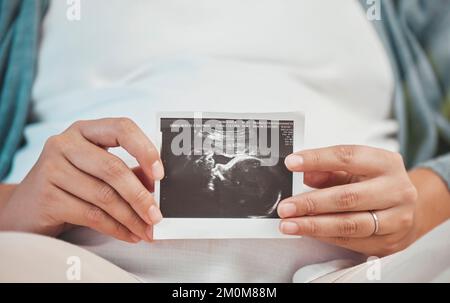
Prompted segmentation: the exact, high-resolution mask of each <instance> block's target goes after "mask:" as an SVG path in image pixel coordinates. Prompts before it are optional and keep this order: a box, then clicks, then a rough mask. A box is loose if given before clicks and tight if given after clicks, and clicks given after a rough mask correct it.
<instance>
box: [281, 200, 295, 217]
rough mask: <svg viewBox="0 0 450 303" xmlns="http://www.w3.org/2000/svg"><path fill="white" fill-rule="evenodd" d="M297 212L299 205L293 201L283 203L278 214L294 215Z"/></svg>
mask: <svg viewBox="0 0 450 303" xmlns="http://www.w3.org/2000/svg"><path fill="white" fill-rule="evenodd" d="M296 213H297V206H296V205H295V204H294V203H291V202H285V203H281V204H280V205H279V206H278V214H279V215H280V217H282V218H285V217H293V216H295V214H296Z"/></svg>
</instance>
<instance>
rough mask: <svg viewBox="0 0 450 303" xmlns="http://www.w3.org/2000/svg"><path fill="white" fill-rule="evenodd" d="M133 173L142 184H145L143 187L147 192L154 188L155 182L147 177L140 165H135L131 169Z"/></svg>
mask: <svg viewBox="0 0 450 303" xmlns="http://www.w3.org/2000/svg"><path fill="white" fill-rule="evenodd" d="M132 171H133V173H134V174H135V175H136V177H137V178H138V179H139V181H141V183H142V185H144V186H145V188H146V189H147V190H148V191H149V192H151V193H152V192H153V191H154V190H155V183H154V181H153V180H152V179H150V178H149V177H148V175H146V174H145V173H144V170H143V169H142V167H140V166H136V167H134V168H133V169H132Z"/></svg>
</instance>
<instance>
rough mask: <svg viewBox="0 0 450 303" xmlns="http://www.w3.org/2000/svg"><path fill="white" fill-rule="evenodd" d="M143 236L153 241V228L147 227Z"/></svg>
mask: <svg viewBox="0 0 450 303" xmlns="http://www.w3.org/2000/svg"><path fill="white" fill-rule="evenodd" d="M145 234H146V235H147V238H148V240H149V241H152V240H153V227H152V226H151V225H149V226H147V228H146V229H145Z"/></svg>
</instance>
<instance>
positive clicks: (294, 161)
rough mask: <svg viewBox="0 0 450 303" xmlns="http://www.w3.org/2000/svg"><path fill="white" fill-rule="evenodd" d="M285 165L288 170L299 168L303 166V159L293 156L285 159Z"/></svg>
mask: <svg viewBox="0 0 450 303" xmlns="http://www.w3.org/2000/svg"><path fill="white" fill-rule="evenodd" d="M284 164H285V165H286V167H287V168H291V169H294V168H298V167H299V166H301V165H302V164H303V157H302V156H300V155H295V154H291V155H289V156H287V157H286V159H284Z"/></svg>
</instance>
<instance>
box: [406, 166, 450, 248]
mask: <svg viewBox="0 0 450 303" xmlns="http://www.w3.org/2000/svg"><path fill="white" fill-rule="evenodd" d="M409 176H410V178H411V181H412V182H413V184H414V185H415V186H416V188H417V191H418V195H419V196H418V201H417V209H416V214H415V215H416V222H417V226H416V235H415V238H416V239H417V238H419V237H421V236H423V235H424V234H425V233H427V232H429V231H430V230H431V229H433V228H434V227H436V226H437V225H439V224H441V223H442V222H444V221H446V220H448V219H449V218H450V192H449V190H448V187H447V184H445V182H444V181H443V180H442V179H441V178H440V177H439V176H438V175H437V174H435V173H434V172H433V171H432V170H429V169H425V168H419V169H415V170H412V171H411V172H410V173H409Z"/></svg>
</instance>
